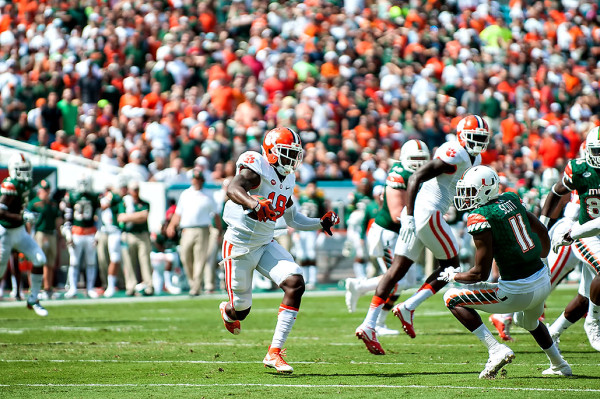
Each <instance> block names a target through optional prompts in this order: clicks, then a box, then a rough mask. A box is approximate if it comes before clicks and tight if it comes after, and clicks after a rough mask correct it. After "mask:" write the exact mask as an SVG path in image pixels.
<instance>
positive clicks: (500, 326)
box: [489, 314, 514, 341]
mask: <svg viewBox="0 0 600 399" xmlns="http://www.w3.org/2000/svg"><path fill="white" fill-rule="evenodd" d="M489 320H490V322H491V323H492V324H493V325H494V327H496V330H498V335H500V338H502V341H514V339H513V337H511V336H510V332H509V330H510V325H511V324H512V317H504V316H502V315H500V314H493V315H491V316H490V317H489Z"/></svg>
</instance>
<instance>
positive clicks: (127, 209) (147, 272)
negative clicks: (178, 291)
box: [117, 180, 154, 296]
mask: <svg viewBox="0 0 600 399" xmlns="http://www.w3.org/2000/svg"><path fill="white" fill-rule="evenodd" d="M127 188H128V191H129V194H128V195H126V196H125V197H123V200H122V201H121V203H120V204H119V211H118V216H117V221H118V222H119V227H120V228H121V231H122V232H123V233H122V235H121V238H122V245H123V246H124V248H123V249H122V254H123V272H124V274H125V287H126V289H127V295H129V296H133V295H135V292H136V291H140V292H141V293H142V294H143V295H152V294H154V289H153V286H152V265H151V264H150V251H151V250H152V248H151V245H150V233H149V231H148V214H149V212H150V204H148V203H147V202H146V201H144V200H142V199H141V198H140V185H139V183H138V182H137V181H135V180H133V181H130V182H129V184H128V185H127ZM138 268H139V274H141V277H142V283H140V284H137V282H138V278H137V276H138V273H137V269H138Z"/></svg>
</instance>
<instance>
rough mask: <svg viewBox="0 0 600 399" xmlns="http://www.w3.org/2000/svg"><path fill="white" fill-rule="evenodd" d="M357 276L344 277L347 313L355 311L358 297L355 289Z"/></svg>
mask: <svg viewBox="0 0 600 399" xmlns="http://www.w3.org/2000/svg"><path fill="white" fill-rule="evenodd" d="M358 281H359V280H358V279H357V278H352V277H350V278H347V279H346V298H345V299H346V307H347V308H348V312H349V313H354V312H356V304H357V303H358V298H360V294H359V292H358V290H357V287H356V286H357V284H358Z"/></svg>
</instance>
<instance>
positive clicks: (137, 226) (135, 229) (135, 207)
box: [119, 195, 150, 233]
mask: <svg viewBox="0 0 600 399" xmlns="http://www.w3.org/2000/svg"><path fill="white" fill-rule="evenodd" d="M128 197H129V196H127V195H126V196H125V197H123V200H122V201H121V203H120V204H119V213H120V214H121V213H130V212H128V209H127V206H126V205H125V201H126V200H127V201H129V200H130V199H131V197H129V199H128ZM131 201H132V203H131V205H132V209H131V213H136V212H141V211H150V204H149V203H147V202H146V201H143V200H142V199H141V198H140V200H139V202H137V203H135V202H133V200H131ZM119 227H120V228H121V230H122V231H124V232H126V233H147V232H148V221H147V220H146V221H144V222H142V223H132V222H129V223H119Z"/></svg>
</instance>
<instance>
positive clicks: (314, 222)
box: [283, 204, 322, 231]
mask: <svg viewBox="0 0 600 399" xmlns="http://www.w3.org/2000/svg"><path fill="white" fill-rule="evenodd" d="M283 218H284V219H285V222H286V223H287V225H288V226H290V227H291V228H293V229H296V230H301V231H313V230H319V229H320V228H321V227H322V226H321V219H319V218H309V217H307V216H306V215H303V214H302V213H300V212H298V207H297V206H296V204H294V205H292V206H291V207H289V208H288V209H286V211H285V212H284V214H283Z"/></svg>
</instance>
